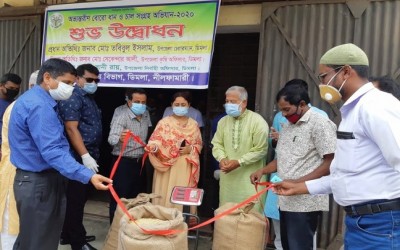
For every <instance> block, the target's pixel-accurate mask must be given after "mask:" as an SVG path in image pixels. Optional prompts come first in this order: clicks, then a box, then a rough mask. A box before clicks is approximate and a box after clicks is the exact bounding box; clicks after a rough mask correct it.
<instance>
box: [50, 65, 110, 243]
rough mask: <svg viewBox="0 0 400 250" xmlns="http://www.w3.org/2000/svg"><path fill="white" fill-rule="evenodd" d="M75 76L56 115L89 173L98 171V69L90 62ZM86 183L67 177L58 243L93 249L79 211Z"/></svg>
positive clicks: (100, 137) (99, 128)
mask: <svg viewBox="0 0 400 250" xmlns="http://www.w3.org/2000/svg"><path fill="white" fill-rule="evenodd" d="M76 71H77V74H78V77H77V81H76V85H75V87H74V91H73V92H72V96H71V98H69V99H68V100H65V101H60V102H59V103H58V110H59V114H60V116H61V118H62V120H63V121H64V125H65V130H66V132H67V136H68V140H69V143H70V145H71V149H72V155H73V156H74V158H75V160H77V161H78V162H79V163H83V165H85V166H86V167H87V168H88V169H91V170H93V172H95V173H97V172H98V165H97V160H98V159H99V157H100V144H101V139H102V126H101V111H100V109H99V108H98V107H97V104H96V102H95V100H94V98H93V94H94V93H95V92H96V90H97V83H98V82H99V70H98V69H97V68H96V67H95V66H93V65H92V64H82V65H80V66H78V68H77V69H76ZM88 187H89V185H87V184H82V183H80V182H79V181H74V180H69V182H68V189H67V211H66V214H65V220H64V226H63V230H62V233H61V239H60V244H61V245H66V244H71V247H72V249H73V250H75V249H95V248H94V247H93V246H91V245H90V244H89V243H88V242H89V241H93V240H95V239H96V237H95V236H93V235H90V236H86V230H85V227H84V226H83V210H84V208H85V203H86V199H87V190H88Z"/></svg>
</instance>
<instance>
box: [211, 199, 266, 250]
mask: <svg viewBox="0 0 400 250" xmlns="http://www.w3.org/2000/svg"><path fill="white" fill-rule="evenodd" d="M235 205H236V204H234V203H226V204H225V205H223V206H221V207H219V208H218V209H217V210H215V215H218V214H220V213H222V212H224V211H226V210H228V209H230V208H232V207H234V206H235ZM253 206H254V203H249V204H247V205H246V206H244V207H242V208H238V209H236V210H234V211H233V212H232V213H231V214H228V215H225V216H224V217H222V218H221V219H218V220H216V221H215V225H214V236H213V247H212V249H213V250H262V249H264V243H265V233H266V232H267V230H269V225H268V221H267V219H266V218H264V216H263V215H261V214H260V213H259V212H257V211H255V210H252V208H253Z"/></svg>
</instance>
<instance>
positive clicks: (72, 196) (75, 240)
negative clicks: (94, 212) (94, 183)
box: [61, 180, 89, 250]
mask: <svg viewBox="0 0 400 250" xmlns="http://www.w3.org/2000/svg"><path fill="white" fill-rule="evenodd" d="M88 188H89V184H83V183H81V182H79V181H74V180H69V181H68V187H67V210H66V213H65V220H64V226H63V228H62V233H61V238H63V239H66V240H69V241H70V242H71V248H72V249H73V250H74V249H81V248H82V246H83V245H85V244H86V239H85V237H86V230H85V227H84V226H83V213H84V208H85V203H86V201H87V193H88Z"/></svg>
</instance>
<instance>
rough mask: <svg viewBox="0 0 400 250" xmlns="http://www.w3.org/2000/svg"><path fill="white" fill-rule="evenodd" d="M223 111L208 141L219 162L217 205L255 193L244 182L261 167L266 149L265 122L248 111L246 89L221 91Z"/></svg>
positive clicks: (266, 134)
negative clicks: (223, 97)
mask: <svg viewBox="0 0 400 250" xmlns="http://www.w3.org/2000/svg"><path fill="white" fill-rule="evenodd" d="M225 96H226V99H225V105H224V106H225V111H226V113H227V116H225V117H223V118H222V119H221V120H220V121H219V122H218V126H217V132H216V133H215V135H214V138H213V139H212V141H211V143H212V144H213V149H212V154H213V156H214V158H215V159H216V160H217V161H218V162H219V168H220V169H221V175H220V191H219V198H220V206H222V205H224V204H225V203H227V202H234V203H238V202H241V201H243V200H245V199H246V198H248V197H249V196H251V195H253V194H254V193H255V190H254V186H253V185H252V184H251V183H250V182H249V181H248V180H249V179H248V178H249V176H250V174H251V173H253V172H254V171H257V170H258V169H260V168H262V167H264V165H265V158H266V155H267V149H268V143H267V138H268V124H267V122H266V121H265V120H264V118H262V116H261V115H259V114H257V113H255V112H253V111H250V110H248V109H247V108H246V107H247V97H248V95H247V91H246V89H245V88H243V87H240V86H233V87H230V88H229V89H228V90H227V91H226V93H225Z"/></svg>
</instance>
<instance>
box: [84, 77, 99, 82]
mask: <svg viewBox="0 0 400 250" xmlns="http://www.w3.org/2000/svg"><path fill="white" fill-rule="evenodd" d="M82 78H83V79H85V80H86V82H89V83H90V82H95V83H99V82H100V79H99V78H91V77H83V76H82Z"/></svg>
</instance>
